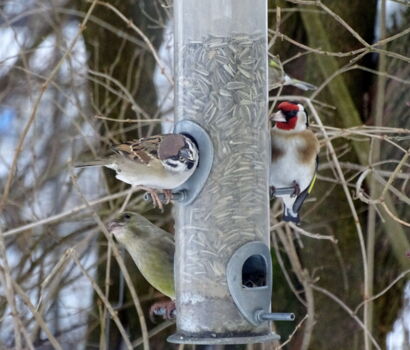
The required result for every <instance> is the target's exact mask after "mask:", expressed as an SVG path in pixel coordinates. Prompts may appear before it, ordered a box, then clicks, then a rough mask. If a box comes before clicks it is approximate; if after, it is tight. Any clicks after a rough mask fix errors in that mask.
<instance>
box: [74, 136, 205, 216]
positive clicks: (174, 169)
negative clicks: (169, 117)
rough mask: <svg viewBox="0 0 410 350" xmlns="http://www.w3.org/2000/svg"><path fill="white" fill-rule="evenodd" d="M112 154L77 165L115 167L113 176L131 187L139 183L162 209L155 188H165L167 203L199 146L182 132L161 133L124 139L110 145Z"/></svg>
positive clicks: (195, 160)
mask: <svg viewBox="0 0 410 350" xmlns="http://www.w3.org/2000/svg"><path fill="white" fill-rule="evenodd" d="M112 151H113V152H114V153H115V154H113V155H111V156H109V157H107V158H103V159H99V160H95V161H90V162H85V163H79V164H76V167H87V166H105V167H107V168H110V169H113V170H115V172H116V173H117V174H116V178H117V179H118V180H121V181H124V182H125V183H127V184H130V185H132V186H140V187H141V188H143V189H145V190H146V191H148V192H149V193H151V196H152V198H153V201H154V205H155V204H157V205H158V206H159V207H160V208H161V209H162V203H161V201H160V200H159V198H158V195H157V193H156V192H155V190H164V193H165V195H166V198H167V203H168V202H169V200H170V199H171V190H172V189H174V188H177V187H178V186H180V185H182V184H183V183H184V182H185V181H187V180H188V178H189V177H190V176H191V175H192V174H193V173H194V171H195V169H196V166H197V165H198V159H199V154H198V149H197V147H196V145H195V144H194V142H193V141H192V140H191V139H190V138H188V137H186V136H184V135H181V134H164V135H157V136H151V137H145V138H142V139H139V140H134V141H127V142H125V143H121V144H118V145H114V146H113V147H112Z"/></svg>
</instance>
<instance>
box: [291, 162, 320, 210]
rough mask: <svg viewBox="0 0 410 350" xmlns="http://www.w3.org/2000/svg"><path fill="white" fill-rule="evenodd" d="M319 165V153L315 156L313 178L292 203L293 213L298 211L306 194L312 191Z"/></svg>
mask: <svg viewBox="0 0 410 350" xmlns="http://www.w3.org/2000/svg"><path fill="white" fill-rule="evenodd" d="M318 166H319V155H317V156H316V168H315V173H314V174H313V178H312V180H311V181H310V184H309V186H308V187H306V189H305V190H304V191H303V192H301V193H300V194H299V196H297V197H296V200H295V203H293V206H292V210H293V211H294V212H295V213H299V210H300V208H301V207H302V204H303V202H304V201H305V199H306V198H307V196H308V195H309V194H310V192H312V189H313V186H314V185H315V181H316V171H317V168H318Z"/></svg>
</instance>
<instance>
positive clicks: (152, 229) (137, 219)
mask: <svg viewBox="0 0 410 350" xmlns="http://www.w3.org/2000/svg"><path fill="white" fill-rule="evenodd" d="M108 230H109V231H110V233H112V234H113V235H114V237H115V239H116V240H117V241H118V242H119V243H121V244H122V245H123V246H124V247H125V248H126V249H127V251H128V253H129V254H130V255H131V257H132V259H133V260H134V262H135V264H136V265H137V267H138V269H139V270H140V272H141V274H142V275H143V276H144V278H145V279H146V280H147V281H148V282H149V283H150V284H151V285H152V286H153V287H154V288H155V289H157V290H159V291H160V292H161V293H162V294H164V295H166V296H167V297H169V298H171V300H168V301H166V302H158V303H155V304H153V305H152V306H151V309H150V315H151V316H152V315H153V314H162V315H163V316H164V318H167V319H170V318H173V317H174V315H175V301H174V300H175V287H174V253H175V243H174V237H173V236H172V235H171V234H169V233H168V232H166V231H164V230H162V229H161V228H159V227H157V226H155V225H154V224H153V223H151V222H150V221H149V220H147V219H146V218H144V217H143V216H142V215H140V214H137V213H132V212H124V213H122V214H120V215H119V217H118V218H117V219H115V220H113V221H111V222H110V223H109V224H108Z"/></svg>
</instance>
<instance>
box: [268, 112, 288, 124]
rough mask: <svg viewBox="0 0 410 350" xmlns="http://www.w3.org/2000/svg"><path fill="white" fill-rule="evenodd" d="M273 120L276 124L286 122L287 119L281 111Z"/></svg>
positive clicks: (274, 115)
mask: <svg viewBox="0 0 410 350" xmlns="http://www.w3.org/2000/svg"><path fill="white" fill-rule="evenodd" d="M271 119H272V120H273V121H275V122H286V118H285V116H284V115H283V113H282V112H281V111H277V112H276V113H275V114H273V116H272V117H271Z"/></svg>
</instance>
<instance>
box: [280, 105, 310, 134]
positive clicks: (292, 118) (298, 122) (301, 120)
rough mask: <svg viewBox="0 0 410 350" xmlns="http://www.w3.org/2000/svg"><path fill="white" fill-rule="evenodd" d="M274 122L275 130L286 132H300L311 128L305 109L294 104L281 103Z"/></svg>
mask: <svg viewBox="0 0 410 350" xmlns="http://www.w3.org/2000/svg"><path fill="white" fill-rule="evenodd" d="M272 120H273V121H274V122H275V126H274V128H276V129H278V130H281V131H284V132H286V131H288V132H300V131H303V130H306V128H307V127H308V126H309V123H308V118H307V114H306V112H305V109H304V108H303V106H302V105H301V104H300V103H294V102H281V103H280V104H279V105H278V111H277V112H276V113H275V114H274V115H273V117H272Z"/></svg>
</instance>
